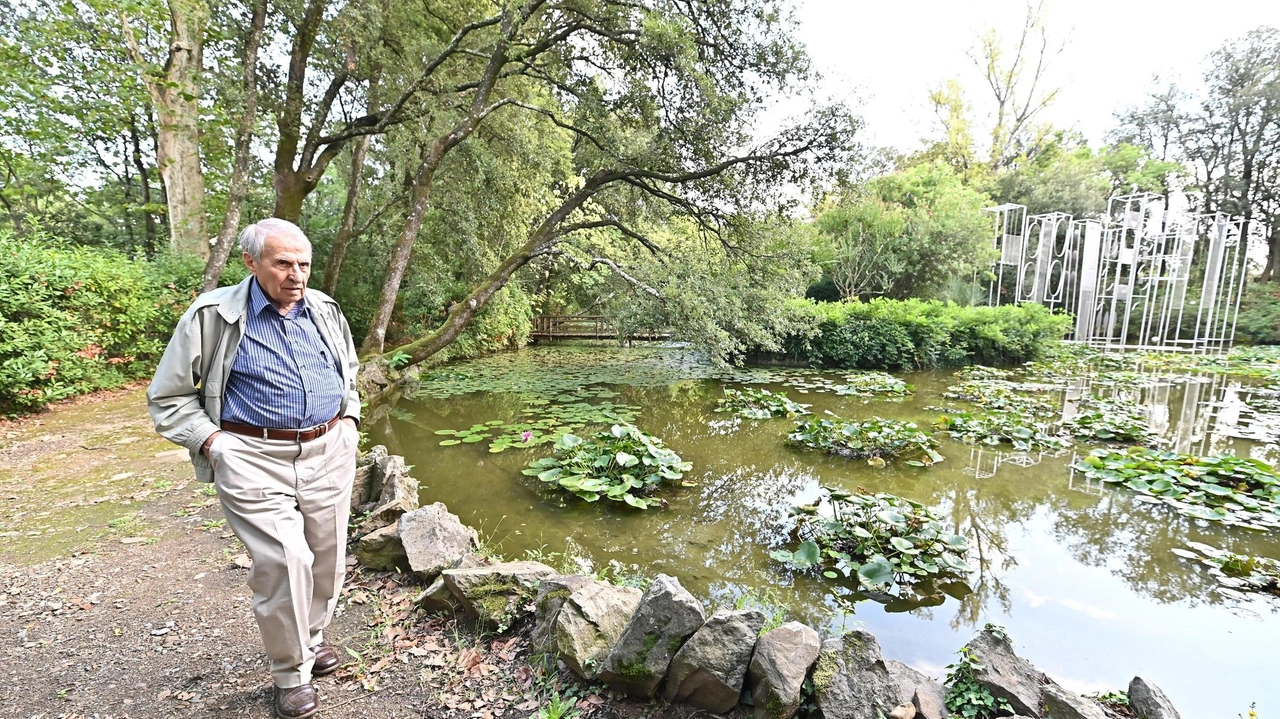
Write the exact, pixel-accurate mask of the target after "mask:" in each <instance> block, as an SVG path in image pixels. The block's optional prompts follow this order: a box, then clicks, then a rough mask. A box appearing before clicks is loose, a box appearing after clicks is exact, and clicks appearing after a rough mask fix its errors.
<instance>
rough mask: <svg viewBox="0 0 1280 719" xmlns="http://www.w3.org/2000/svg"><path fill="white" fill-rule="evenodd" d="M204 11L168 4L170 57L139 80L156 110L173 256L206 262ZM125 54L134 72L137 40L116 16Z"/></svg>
mask: <svg viewBox="0 0 1280 719" xmlns="http://www.w3.org/2000/svg"><path fill="white" fill-rule="evenodd" d="M208 21H209V8H208V7H207V6H206V5H205V4H204V2H203V0H169V30H170V37H169V56H168V59H167V61H166V62H165V65H164V70H163V71H162V72H160V73H154V74H153V73H151V72H148V71H146V70H145V69H144V72H143V79H144V81H145V82H146V85H147V92H148V94H150V96H151V102H152V104H153V105H154V106H155V109H156V119H157V124H158V125H159V133H158V136H157V142H156V165H157V167H158V169H159V170H160V178H161V180H162V181H163V182H164V187H165V197H166V198H167V202H168V208H169V239H170V243H171V245H172V247H173V249H174V250H176V251H178V252H187V253H192V254H198V255H200V256H201V257H203V258H206V259H207V258H208V257H209V238H208V235H207V234H206V232H205V218H204V173H203V172H202V171H201V169H200V131H199V127H198V125H197V122H198V119H199V116H200V104H199V101H200V86H199V75H200V68H201V63H202V61H203V50H204V28H205V25H206V24H207V23H208ZM121 22H122V24H123V26H124V30H125V40H126V42H127V43H128V45H129V52H130V55H132V57H133V60H134V62H135V63H137V64H138V65H139V66H142V67H144V68H145V65H146V60H145V59H144V58H143V57H142V51H141V50H140V49H139V47H138V41H137V38H136V37H134V35H133V30H132V29H131V28H130V27H129V23H128V20H127V18H125V17H124V16H123V14H122V15H121Z"/></svg>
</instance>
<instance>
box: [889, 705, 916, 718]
mask: <svg viewBox="0 0 1280 719" xmlns="http://www.w3.org/2000/svg"><path fill="white" fill-rule="evenodd" d="M889 719H916V705H915V704H912V703H911V702H906V703H904V704H899V705H898V706H896V707H894V708H893V711H891V712H889Z"/></svg>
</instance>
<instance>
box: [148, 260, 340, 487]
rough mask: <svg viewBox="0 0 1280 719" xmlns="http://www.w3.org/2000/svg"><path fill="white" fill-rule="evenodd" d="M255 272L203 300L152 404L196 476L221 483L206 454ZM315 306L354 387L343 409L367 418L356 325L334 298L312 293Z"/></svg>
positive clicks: (151, 391)
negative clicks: (353, 330)
mask: <svg viewBox="0 0 1280 719" xmlns="http://www.w3.org/2000/svg"><path fill="white" fill-rule="evenodd" d="M251 280H252V278H251V277H246V278H245V280H244V281H243V282H241V283H240V284H238V285H235V286H234V287H219V288H218V289H216V290H213V291H211V292H206V293H204V294H202V295H200V296H199V297H197V298H196V299H195V302H193V303H192V304H191V306H190V307H189V308H187V311H186V312H185V313H183V315H182V319H180V320H178V326H177V328H175V329H174V331H173V338H172V339H170V340H169V346H168V347H166V348H165V351H164V356H163V357H161V358H160V366H159V367H157V368H156V375H155V377H154V378H153V379H152V380H151V387H150V388H148V389H147V409H148V410H149V411H150V412H151V420H152V421H153V422H155V425H156V432H159V433H160V436H161V437H164V438H165V439H167V440H169V441H170V442H173V443H175V444H180V445H182V446H183V447H186V448H187V451H188V452H190V453H191V464H193V465H194V466H195V469H196V480H197V481H200V482H212V481H213V468H212V467H210V466H209V460H208V459H207V458H206V457H205V456H204V454H203V453H201V452H200V448H201V446H202V445H204V441H205V440H206V439H208V438H209V435H211V434H213V433H214V432H216V431H218V425H219V423H220V421H221V419H222V403H223V392H224V389H225V387H226V383H227V375H228V374H229V373H230V372H231V365H232V363H233V362H235V359H236V352H237V350H238V349H239V347H240V338H241V337H243V336H244V324H245V315H246V314H247V312H248V309H249V283H250V281H251ZM306 297H307V305H308V306H309V307H310V308H311V310H312V313H313V316H314V317H315V318H316V320H317V322H316V324H317V326H318V327H319V328H320V334H321V336H323V337H324V341H325V342H326V343H327V344H328V345H329V349H330V350H331V351H333V353H334V356H335V357H338V358H339V359H340V360H341V364H342V383H343V385H345V386H346V388H347V393H346V396H345V397H344V398H343V401H342V408H341V409H340V410H339V411H338V414H339V415H341V416H343V417H351V418H353V419H355V420H356V421H359V420H360V395H359V393H357V392H356V373H357V372H359V370H360V360H359V359H357V357H356V347H355V342H354V341H353V340H352V338H351V328H350V327H348V326H347V320H346V318H345V317H343V316H342V310H341V309H339V308H338V303H337V302H335V301H334V300H333V298H332V297H329V296H328V295H326V294H324V293H323V292H320V291H318V290H312V289H308V290H307V295H306Z"/></svg>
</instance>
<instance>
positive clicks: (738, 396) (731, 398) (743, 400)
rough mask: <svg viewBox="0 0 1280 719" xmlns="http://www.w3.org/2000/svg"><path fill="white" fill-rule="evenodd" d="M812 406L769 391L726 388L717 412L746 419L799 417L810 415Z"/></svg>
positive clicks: (784, 394)
mask: <svg viewBox="0 0 1280 719" xmlns="http://www.w3.org/2000/svg"><path fill="white" fill-rule="evenodd" d="M810 406H811V405H807V404H800V403H798V402H792V401H791V400H790V399H787V395H786V393H782V392H780V393H777V394H774V393H773V392H770V391H769V390H767V389H756V388H754V387H747V388H746V389H742V390H736V389H728V388H726V389H725V391H724V397H723V398H722V399H720V400H719V401H718V402H716V408H715V411H716V412H732V413H734V414H736V415H738V416H739V417H744V418H746V419H769V418H771V417H798V416H800V415H802V414H809V413H810V412H809V409H808V408H809V407H810Z"/></svg>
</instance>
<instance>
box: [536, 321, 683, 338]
mask: <svg viewBox="0 0 1280 719" xmlns="http://www.w3.org/2000/svg"><path fill="white" fill-rule="evenodd" d="M530 337H533V338H534V339H537V340H543V341H549V340H616V339H619V335H618V330H617V329H616V328H614V326H613V325H612V324H611V323H610V322H609V320H608V318H606V317H604V316H602V315H542V316H540V317H534V318H533V332H532V333H530ZM622 339H627V340H647V341H660V340H669V339H671V333H670V332H666V331H663V330H656V329H642V330H638V331H636V332H634V333H631V334H630V335H628V336H627V337H623V338H622Z"/></svg>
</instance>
